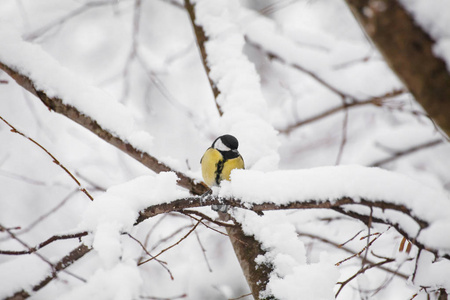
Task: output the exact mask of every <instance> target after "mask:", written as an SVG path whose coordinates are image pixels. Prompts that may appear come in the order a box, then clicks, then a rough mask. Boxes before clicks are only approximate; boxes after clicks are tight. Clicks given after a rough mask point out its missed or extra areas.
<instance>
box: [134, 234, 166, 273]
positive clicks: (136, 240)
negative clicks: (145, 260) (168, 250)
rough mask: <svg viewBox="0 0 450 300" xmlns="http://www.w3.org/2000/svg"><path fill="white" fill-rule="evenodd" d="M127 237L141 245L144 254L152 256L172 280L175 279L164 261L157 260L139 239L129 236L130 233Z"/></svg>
mask: <svg viewBox="0 0 450 300" xmlns="http://www.w3.org/2000/svg"><path fill="white" fill-rule="evenodd" d="M127 235H128V236H129V237H130V238H131V239H132V240H133V241H135V242H136V243H138V244H139V246H141V248H142V250H144V252H145V253H146V254H147V255H148V256H150V257H151V258H154V259H155V261H157V262H158V263H159V264H160V265H161V266H162V267H163V268H164V269H165V270H166V271H167V272H168V273H169V276H170V279H172V280H173V279H174V278H173V274H172V272H171V271H170V270H169V268H168V267H167V266H166V264H167V263H166V262H164V261H162V260H159V259H156V258H155V257H154V256H153V255H152V254H151V253H150V252H149V251H148V250H147V248H145V246H144V244H142V243H141V241H140V240H138V239H137V238H135V237H134V236H132V235H131V234H129V233H127Z"/></svg>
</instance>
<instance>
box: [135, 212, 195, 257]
mask: <svg viewBox="0 0 450 300" xmlns="http://www.w3.org/2000/svg"><path fill="white" fill-rule="evenodd" d="M200 223H201V222H200V221H198V222H197V224H195V225H194V226H193V227H192V229H191V230H189V232H188V233H186V234H185V235H184V236H183V237H182V238H181V239H180V240H178V241H177V242H176V243H174V244H172V245H170V246H169V247H167V248H165V249H163V250H161V251H160V252H159V253H158V254H156V255H155V256H154V257H152V258H149V259H147V260H144V261H143V262H140V263H139V264H138V266H140V265H143V264H145V263H147V262H149V261H152V260H154V259H156V258H157V257H158V256H160V255H161V254H163V253H164V252H166V251H167V250H170V249H172V248H173V247H175V246H176V245H178V244H179V243H181V242H182V241H184V240H185V239H186V238H187V237H188V236H189V235H190V234H191V233H192V232H194V230H195V229H196V228H197V226H198V225H199V224H200Z"/></svg>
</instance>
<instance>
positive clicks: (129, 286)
mask: <svg viewBox="0 0 450 300" xmlns="http://www.w3.org/2000/svg"><path fill="white" fill-rule="evenodd" d="M143 283H144V282H143V280H142V278H141V276H140V273H139V270H138V269H137V268H136V265H135V262H134V261H126V262H121V263H118V264H116V265H114V267H112V269H109V270H105V269H98V270H97V271H96V272H95V273H94V274H92V276H91V277H90V278H89V280H88V282H87V283H86V284H83V285H81V286H79V287H77V288H75V289H73V290H71V291H69V292H68V293H66V294H65V295H63V296H61V297H60V298H59V299H62V300H70V299H99V300H101V299H104V300H110V299H111V300H132V299H136V298H137V297H139V292H140V288H141V286H142V284H143Z"/></svg>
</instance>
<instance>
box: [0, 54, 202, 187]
mask: <svg viewBox="0 0 450 300" xmlns="http://www.w3.org/2000/svg"><path fill="white" fill-rule="evenodd" d="M0 69H2V70H3V71H5V72H6V73H7V74H8V75H10V76H11V77H12V78H13V79H14V80H15V81H16V82H17V83H18V84H19V85H21V86H22V87H23V88H25V89H26V90H28V91H29V92H31V93H32V94H34V95H36V96H37V97H38V98H39V99H40V100H41V101H42V102H43V103H44V104H45V105H46V106H47V107H48V108H49V109H50V110H53V111H55V112H57V113H60V114H62V115H64V116H66V117H68V118H69V119H71V120H72V121H75V122H76V123H78V124H80V125H81V126H83V127H85V128H86V129H88V130H90V131H91V132H93V133H94V134H96V135H97V136H98V137H100V138H101V139H103V140H104V141H106V142H108V143H110V144H111V145H113V146H115V147H116V148H118V149H120V150H122V151H123V152H125V153H126V154H128V155H129V156H131V157H133V158H134V159H136V160H137V161H139V162H141V163H142V164H143V165H145V166H146V167H148V168H149V169H151V170H153V171H154V172H156V173H160V172H168V171H173V172H175V173H176V174H177V176H178V178H180V180H179V181H178V184H179V185H180V186H182V187H184V188H186V189H188V190H189V191H190V192H191V193H193V194H195V195H201V194H203V193H205V192H206V191H207V190H208V188H207V186H206V185H205V184H204V183H202V182H197V181H195V180H194V179H192V178H190V177H188V176H186V175H185V174H183V173H182V172H179V171H174V170H173V169H172V168H170V167H169V166H167V165H166V164H164V163H162V162H160V161H159V160H158V159H156V158H155V157H153V156H151V155H150V154H148V153H146V152H143V151H141V150H138V149H137V148H136V147H134V146H133V145H132V144H130V143H128V142H126V141H124V140H122V139H121V138H119V137H117V136H115V135H113V134H112V133H110V132H109V131H108V130H107V129H105V128H103V127H102V126H101V124H99V123H97V121H96V120H94V119H92V118H91V117H89V116H86V115H84V114H83V113H81V112H80V111H79V110H78V109H77V108H76V107H73V106H71V105H67V104H64V102H63V101H62V100H61V99H59V98H52V97H48V96H47V94H46V93H45V92H44V91H42V90H37V89H36V88H35V86H34V84H33V82H32V81H31V79H30V78H28V77H27V76H25V75H23V74H21V73H20V72H18V71H16V70H14V69H13V68H10V67H9V66H7V65H5V64H3V63H2V62H0Z"/></svg>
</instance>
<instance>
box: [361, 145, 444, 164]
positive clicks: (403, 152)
mask: <svg viewBox="0 0 450 300" xmlns="http://www.w3.org/2000/svg"><path fill="white" fill-rule="evenodd" d="M443 142H444V141H443V140H442V139H437V140H433V141H429V142H425V143H422V144H419V145H415V146H413V147H411V148H408V149H404V150H400V151H395V152H394V153H392V155H391V156H390V157H387V158H384V159H381V160H378V161H376V162H373V163H371V164H370V166H371V167H380V166H382V165H385V164H387V163H390V162H392V161H394V160H397V159H399V158H402V157H403V156H406V155H409V154H412V153H414V152H417V151H420V150H423V149H426V148H430V147H433V146H436V145H439V144H442V143H443Z"/></svg>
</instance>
